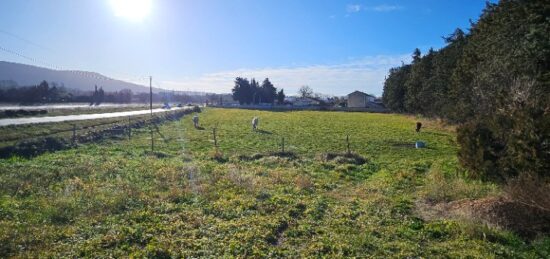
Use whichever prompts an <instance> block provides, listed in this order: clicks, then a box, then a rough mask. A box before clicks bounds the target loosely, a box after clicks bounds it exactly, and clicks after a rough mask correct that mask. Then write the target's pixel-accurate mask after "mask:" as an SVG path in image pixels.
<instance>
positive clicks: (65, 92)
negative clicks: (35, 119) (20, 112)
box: [0, 81, 133, 105]
mask: <svg viewBox="0 0 550 259" xmlns="http://www.w3.org/2000/svg"><path fill="white" fill-rule="evenodd" d="M132 96H133V93H132V91H131V90H129V89H122V90H120V91H114V92H105V91H104V90H103V88H101V87H100V88H99V89H98V87H97V86H95V89H94V91H93V92H92V93H91V94H90V92H82V91H76V90H71V89H67V88H66V87H65V86H64V85H59V84H57V83H48V82H46V81H42V82H40V84H38V85H33V86H9V87H0V102H8V103H22V104H34V103H64V102H87V103H90V105H99V104H101V103H103V102H109V103H130V102H131V101H132Z"/></svg>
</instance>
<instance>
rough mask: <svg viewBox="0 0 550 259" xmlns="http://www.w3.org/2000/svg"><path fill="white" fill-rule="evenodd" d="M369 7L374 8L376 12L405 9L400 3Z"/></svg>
mask: <svg viewBox="0 0 550 259" xmlns="http://www.w3.org/2000/svg"><path fill="white" fill-rule="evenodd" d="M368 9H369V10H373V11H375V12H391V11H397V10H401V9H403V7H402V6H400V5H388V4H382V5H377V6H372V7H369V8H368Z"/></svg>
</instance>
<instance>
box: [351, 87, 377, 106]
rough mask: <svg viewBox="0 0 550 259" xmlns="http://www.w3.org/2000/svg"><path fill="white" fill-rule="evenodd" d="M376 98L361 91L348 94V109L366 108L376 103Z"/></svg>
mask: <svg viewBox="0 0 550 259" xmlns="http://www.w3.org/2000/svg"><path fill="white" fill-rule="evenodd" d="M375 99H376V97H375V96H373V95H370V94H366V93H363V92H360V91H355V92H353V93H351V94H348V107H350V108H365V107H368V106H369V103H374V102H375Z"/></svg>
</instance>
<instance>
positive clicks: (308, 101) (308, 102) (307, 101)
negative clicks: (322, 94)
mask: <svg viewBox="0 0 550 259" xmlns="http://www.w3.org/2000/svg"><path fill="white" fill-rule="evenodd" d="M286 101H288V102H290V103H292V105H294V106H316V105H320V104H321V102H320V101H319V100H316V99H313V98H309V97H287V98H286Z"/></svg>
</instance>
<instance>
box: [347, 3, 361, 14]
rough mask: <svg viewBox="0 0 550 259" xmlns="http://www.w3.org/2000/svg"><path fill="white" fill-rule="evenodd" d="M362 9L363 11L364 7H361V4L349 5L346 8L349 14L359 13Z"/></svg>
mask: <svg viewBox="0 0 550 259" xmlns="http://www.w3.org/2000/svg"><path fill="white" fill-rule="evenodd" d="M361 9H362V6H361V5H359V4H348V5H347V6H346V11H347V12H348V13H357V12H359V11H361Z"/></svg>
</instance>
